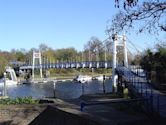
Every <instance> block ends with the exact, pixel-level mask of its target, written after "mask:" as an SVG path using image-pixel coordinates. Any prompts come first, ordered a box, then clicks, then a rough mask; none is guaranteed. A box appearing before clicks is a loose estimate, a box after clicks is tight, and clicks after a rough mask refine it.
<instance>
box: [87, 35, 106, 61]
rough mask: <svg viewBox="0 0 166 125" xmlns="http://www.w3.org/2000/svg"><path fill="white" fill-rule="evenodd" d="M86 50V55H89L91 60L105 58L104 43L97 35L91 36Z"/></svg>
mask: <svg viewBox="0 0 166 125" xmlns="http://www.w3.org/2000/svg"><path fill="white" fill-rule="evenodd" d="M84 50H85V52H86V53H85V54H86V57H89V58H90V60H94V61H95V60H100V59H102V58H103V52H104V47H103V43H102V42H101V41H100V40H99V39H98V38H97V37H91V38H90V40H89V41H88V43H87V44H86V45H85V46H84ZM86 60H89V59H86Z"/></svg>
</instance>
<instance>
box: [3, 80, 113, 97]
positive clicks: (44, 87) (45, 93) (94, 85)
mask: <svg viewBox="0 0 166 125" xmlns="http://www.w3.org/2000/svg"><path fill="white" fill-rule="evenodd" d="M104 86H105V92H111V91H112V84H111V80H106V81H105V83H104ZM54 88H55V89H54ZM2 89H3V88H2V87H1V88H0V91H1V92H2ZM94 93H103V82H102V81H97V80H93V81H91V82H88V83H82V84H81V83H78V82H72V81H65V82H57V83H56V84H55V87H54V84H53V82H49V83H40V84H39V83H36V84H21V85H15V86H9V87H8V88H7V94H8V96H9V97H11V98H15V97H26V96H32V97H33V98H37V99H40V98H45V97H54V96H56V97H57V98H61V99H74V98H79V97H80V96H81V95H83V94H94Z"/></svg>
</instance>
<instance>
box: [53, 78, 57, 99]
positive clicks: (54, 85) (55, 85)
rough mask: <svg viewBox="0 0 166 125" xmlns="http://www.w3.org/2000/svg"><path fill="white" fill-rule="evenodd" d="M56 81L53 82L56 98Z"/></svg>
mask: <svg viewBox="0 0 166 125" xmlns="http://www.w3.org/2000/svg"><path fill="white" fill-rule="evenodd" d="M53 82H54V83H53V89H54V98H56V92H55V90H56V81H53Z"/></svg>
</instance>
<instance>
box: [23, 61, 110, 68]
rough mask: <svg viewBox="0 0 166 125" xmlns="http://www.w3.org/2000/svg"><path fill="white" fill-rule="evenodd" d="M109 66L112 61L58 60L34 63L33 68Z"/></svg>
mask: <svg viewBox="0 0 166 125" xmlns="http://www.w3.org/2000/svg"><path fill="white" fill-rule="evenodd" d="M41 66H42V68H44V69H49V68H111V67H112V61H83V62H59V63H46V64H42V65H39V64H37V65H34V68H40V67H41ZM20 69H32V65H23V66H20Z"/></svg>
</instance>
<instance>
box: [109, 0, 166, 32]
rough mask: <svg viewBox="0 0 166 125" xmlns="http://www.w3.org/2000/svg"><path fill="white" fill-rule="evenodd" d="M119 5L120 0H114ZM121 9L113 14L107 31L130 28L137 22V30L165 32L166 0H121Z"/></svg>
mask: <svg viewBox="0 0 166 125" xmlns="http://www.w3.org/2000/svg"><path fill="white" fill-rule="evenodd" d="M115 1H116V2H115V5H116V6H117V7H119V6H120V4H121V3H120V0H115ZM122 4H123V9H121V11H120V12H119V13H118V14H116V15H115V17H114V19H113V20H112V25H111V28H109V29H108V32H110V31H113V30H115V31H116V32H119V31H122V30H125V29H127V28H131V27H133V26H134V25H138V23H139V25H140V26H139V28H138V31H139V32H143V31H148V32H156V31H158V30H161V31H164V32H166V1H165V0H152V1H149V0H144V1H143V2H141V1H139V2H138V0H123V3H122Z"/></svg>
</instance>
